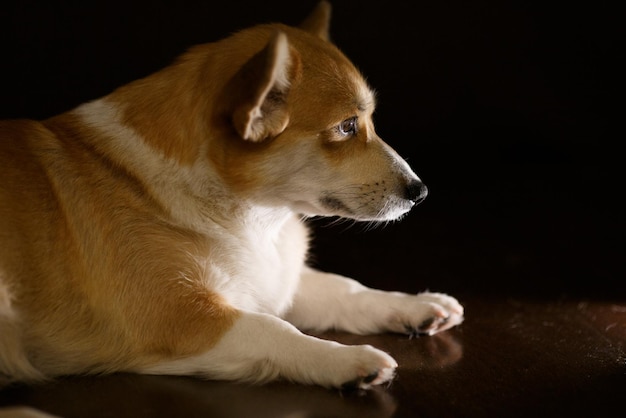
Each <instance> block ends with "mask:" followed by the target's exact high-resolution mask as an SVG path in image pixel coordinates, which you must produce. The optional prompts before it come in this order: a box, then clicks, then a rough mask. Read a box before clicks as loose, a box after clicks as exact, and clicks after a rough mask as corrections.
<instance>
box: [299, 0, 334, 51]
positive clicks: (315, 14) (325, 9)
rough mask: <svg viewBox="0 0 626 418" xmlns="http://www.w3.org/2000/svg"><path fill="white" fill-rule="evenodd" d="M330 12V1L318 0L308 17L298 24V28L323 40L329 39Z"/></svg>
mask: <svg viewBox="0 0 626 418" xmlns="http://www.w3.org/2000/svg"><path fill="white" fill-rule="evenodd" d="M330 12H331V6H330V3H329V2H327V1H325V0H324V1H320V2H319V3H318V4H317V6H316V7H315V9H313V11H312V12H311V14H310V15H309V17H307V18H306V19H304V21H303V22H302V23H301V24H300V29H304V30H305V31H307V32H310V33H312V34H314V35H316V36H317V37H319V38H322V39H323V40H325V41H328V40H330Z"/></svg>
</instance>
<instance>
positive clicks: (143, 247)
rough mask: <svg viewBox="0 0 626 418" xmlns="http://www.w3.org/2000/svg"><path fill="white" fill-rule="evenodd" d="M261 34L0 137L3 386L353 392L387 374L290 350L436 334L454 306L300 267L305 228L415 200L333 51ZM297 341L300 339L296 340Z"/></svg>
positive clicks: (315, 20) (328, 351)
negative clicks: (123, 380) (189, 378)
mask: <svg viewBox="0 0 626 418" xmlns="http://www.w3.org/2000/svg"><path fill="white" fill-rule="evenodd" d="M329 14H330V9H329V5H328V4H327V3H325V2H322V3H320V6H319V7H318V8H317V9H316V10H315V11H314V12H313V13H312V15H311V16H310V17H309V18H308V19H307V20H305V21H304V22H303V24H302V25H301V27H300V28H292V27H288V26H284V25H280V24H271V25H260V26H256V27H253V28H250V29H247V30H244V31H241V32H239V33H237V34H235V35H233V36H231V37H229V38H226V39H224V40H222V41H219V42H215V43H212V44H207V45H202V46H198V47H195V48H193V49H191V50H190V51H189V52H188V53H186V54H185V55H183V56H182V57H181V58H180V59H179V60H178V61H177V62H176V63H175V64H174V65H172V66H170V67H167V68H165V69H164V70H162V71H160V72H157V73H155V74H153V75H151V76H149V77H146V78H145V79H142V80H139V81H136V82H134V83H131V84H129V85H127V86H124V87H122V88H120V89H118V90H116V91H115V92H113V93H111V94H110V95H109V96H107V97H104V98H102V99H99V100H96V101H93V102H90V103H87V104H84V105H82V106H80V107H78V108H77V109H74V110H73V111H70V112H68V113H65V114H62V115H60V116H57V117H54V118H51V119H48V120H45V121H43V122H35V121H27V120H21V121H6V122H2V123H0V162H1V163H0V164H1V166H2V181H1V182H0V377H1V376H2V375H4V376H5V378H8V380H22V381H36V380H39V379H45V378H47V377H52V376H57V375H63V374H74V373H106V372H115V371H133V372H138V373H154V374H191V375H201V376H204V377H208V378H218V379H234V380H247V381H267V380H270V379H273V378H276V377H282V378H285V379H289V380H292V381H296V382H302V383H313V384H320V385H324V386H328V387H339V386H341V385H343V384H346V383H353V384H355V385H357V386H359V387H369V386H370V385H374V384H380V383H382V382H385V381H387V380H389V379H391V377H392V376H393V374H394V370H395V368H396V366H397V364H396V363H395V361H394V360H393V359H392V358H391V357H390V356H389V355H387V354H386V353H383V352H382V351H380V350H377V349H375V348H373V347H370V346H344V345H340V344H337V343H334V342H329V341H324V340H321V339H317V338H314V337H311V336H307V335H305V334H303V333H301V332H300V331H299V330H298V329H297V328H301V329H316V330H324V329H331V328H335V329H341V330H346V331H349V332H355V333H362V334H363V333H376V332H386V331H392V332H400V333H413V332H421V333H427V334H432V333H435V332H438V331H441V330H445V329H448V328H450V327H452V326H454V325H456V324H459V323H460V322H461V321H462V319H463V308H462V307H461V306H460V305H459V304H458V302H457V301H456V300H455V299H454V298H451V297H449V296H446V295H443V294H436V293H424V294H419V295H416V296H415V295H407V294H403V293H399V292H393V293H391V292H382V291H378V290H373V289H368V288H366V287H364V286H362V285H361V284H359V283H357V282H355V281H353V280H351V279H347V278H343V277H340V276H337V275H333V274H328V273H322V272H318V271H315V270H313V269H311V268H309V267H307V266H306V255H307V240H308V236H307V230H306V227H305V226H304V224H303V222H302V220H301V218H302V217H307V216H318V215H321V216H342V217H347V218H352V219H356V220H367V221H386V220H393V219H397V218H398V217H400V216H402V215H403V214H405V213H407V212H408V211H409V210H410V209H411V207H412V206H414V204H415V203H416V202H417V201H419V200H421V199H422V198H423V197H424V196H425V193H426V190H425V187H424V186H423V185H422V184H421V182H420V181H419V179H418V178H417V176H416V175H415V174H414V173H413V172H412V171H411V169H410V168H409V167H408V165H407V164H406V163H405V162H404V160H403V159H402V158H400V157H399V156H398V155H397V154H396V153H395V152H394V151H393V150H392V149H391V148H389V146H387V145H386V144H385V143H383V142H382V141H381V140H380V138H378V137H377V136H376V133H375V132H374V128H373V124H372V121H371V114H372V112H373V110H374V96H373V93H372V91H371V90H370V89H369V87H368V86H367V85H366V83H365V81H364V80H363V78H362V76H361V75H360V74H359V73H358V72H357V70H356V69H355V68H354V66H353V65H352V64H351V63H350V62H349V61H348V60H347V58H345V56H343V55H342V54H341V52H339V50H337V49H336V48H335V47H334V46H333V45H332V43H330V42H329V41H328V20H329ZM296 327H297V328H296Z"/></svg>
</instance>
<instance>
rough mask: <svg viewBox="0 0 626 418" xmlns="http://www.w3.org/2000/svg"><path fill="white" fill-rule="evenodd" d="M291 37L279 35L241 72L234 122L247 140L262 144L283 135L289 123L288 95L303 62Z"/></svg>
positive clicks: (234, 81) (238, 78) (233, 115)
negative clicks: (291, 44)
mask: <svg viewBox="0 0 626 418" xmlns="http://www.w3.org/2000/svg"><path fill="white" fill-rule="evenodd" d="M295 61H298V57H297V54H296V53H295V51H290V49H289V43H288V41H287V36H286V35H285V34H284V33H282V32H277V33H276V34H275V35H274V36H272V38H271V39H270V40H269V42H268V44H267V45H266V46H265V48H263V49H262V50H261V51H259V52H258V53H257V54H256V55H254V56H253V57H252V58H251V59H250V60H249V61H248V62H247V63H245V64H244V66H243V67H242V68H241V69H240V70H239V71H238V72H237V74H236V75H235V77H234V79H233V80H232V81H233V83H232V84H231V86H232V85H237V86H238V87H237V92H236V97H235V100H236V102H235V106H234V109H233V113H232V122H233V125H234V127H235V129H236V130H237V132H238V133H239V135H240V136H241V137H242V138H243V139H246V140H249V141H253V142H260V141H263V140H264V139H267V138H270V137H273V136H276V135H278V134H279V133H281V132H282V131H283V130H284V129H285V128H286V126H287V123H288V122H289V113H288V112H287V106H286V96H287V93H288V92H289V87H290V86H291V83H292V81H293V79H294V77H296V73H297V71H298V68H299V62H295Z"/></svg>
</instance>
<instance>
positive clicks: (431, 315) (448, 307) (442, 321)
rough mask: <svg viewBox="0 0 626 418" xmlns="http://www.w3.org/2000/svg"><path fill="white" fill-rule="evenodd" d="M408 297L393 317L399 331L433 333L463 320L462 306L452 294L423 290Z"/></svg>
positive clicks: (420, 333)
mask: <svg viewBox="0 0 626 418" xmlns="http://www.w3.org/2000/svg"><path fill="white" fill-rule="evenodd" d="M409 298H410V299H409V300H408V301H405V303H404V304H403V306H402V309H401V311H400V312H396V317H395V318H394V322H395V326H396V327H397V328H398V331H400V332H403V333H406V334H409V335H433V334H436V333H437V332H441V331H445V330H447V329H449V328H452V327H453V326H455V325H459V324H460V323H461V322H463V315H464V309H463V306H461V304H460V303H459V302H458V301H457V300H456V299H455V298H453V297H452V296H448V295H445V294H443V293H430V292H424V293H420V294H418V295H415V296H409ZM400 328H402V329H400Z"/></svg>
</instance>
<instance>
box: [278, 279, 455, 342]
mask: <svg viewBox="0 0 626 418" xmlns="http://www.w3.org/2000/svg"><path fill="white" fill-rule="evenodd" d="M285 319H286V320H287V321H289V322H291V323H292V324H294V325H295V326H296V327H298V328H300V329H307V330H317V331H323V330H329V329H337V330H343V331H348V332H352V333H355V334H374V333H380V332H387V331H391V332H399V333H406V334H415V333H417V334H429V335H431V334H434V333H436V332H440V331H443V330H446V329H448V328H451V327H453V326H454V325H458V324H460V323H461V322H462V321H463V307H462V306H461V305H460V304H459V302H458V301H457V300H456V299H454V298H453V297H451V296H448V295H444V294H442V293H429V292H425V293H420V294H417V295H410V294H406V293H401V292H386V291H382V290H375V289H370V288H368V287H366V286H363V285H362V284H360V283H359V282H357V281H355V280H353V279H349V278H346V277H342V276H339V275H336V274H330V273H323V272H319V271H316V270H313V269H310V268H306V269H305V270H304V273H303V274H302V277H301V280H300V284H299V287H298V290H297V292H296V296H295V299H294V302H293V306H292V308H291V310H290V311H289V312H287V314H286V315H285Z"/></svg>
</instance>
